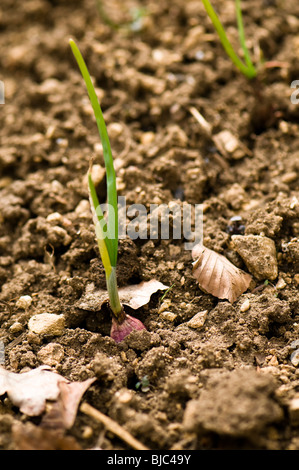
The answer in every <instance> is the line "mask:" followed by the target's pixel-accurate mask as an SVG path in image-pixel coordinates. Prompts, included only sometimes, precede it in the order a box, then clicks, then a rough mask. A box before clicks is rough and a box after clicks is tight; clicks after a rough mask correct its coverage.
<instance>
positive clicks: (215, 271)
mask: <svg viewBox="0 0 299 470" xmlns="http://www.w3.org/2000/svg"><path fill="white" fill-rule="evenodd" d="M192 257H193V259H195V261H194V263H193V270H192V275H193V277H194V278H195V279H196V280H197V282H198V284H199V287H200V288H201V289H203V290H204V291H205V292H208V293H209V294H212V295H214V296H215V297H218V298H219V299H227V300H229V302H231V303H233V302H235V301H236V300H237V298H238V297H239V296H240V295H241V294H243V292H245V291H246V290H247V289H248V287H249V285H250V283H251V280H252V277H251V275H250V274H248V273H245V272H244V271H242V270H241V269H239V268H237V267H236V266H235V265H234V264H232V263H231V262H230V261H229V260H228V259H227V258H225V256H223V255H221V254H220V253H216V252H215V251H213V250H210V249H209V248H206V247H205V246H203V245H200V244H198V245H196V246H195V247H194V248H193V251H192Z"/></svg>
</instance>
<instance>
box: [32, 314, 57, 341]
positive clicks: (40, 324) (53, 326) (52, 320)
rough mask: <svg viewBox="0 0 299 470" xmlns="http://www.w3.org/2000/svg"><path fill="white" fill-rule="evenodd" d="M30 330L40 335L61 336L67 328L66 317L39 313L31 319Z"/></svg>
mask: <svg viewBox="0 0 299 470" xmlns="http://www.w3.org/2000/svg"><path fill="white" fill-rule="evenodd" d="M28 328H29V330H30V331H32V332H33V333H36V334H38V335H50V336H60V335H62V334H63V332H64V328H65V320H64V316H63V315H55V314H54V313H39V314H37V315H33V317H31V318H30V320H29V322H28Z"/></svg>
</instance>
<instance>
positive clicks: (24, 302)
mask: <svg viewBox="0 0 299 470" xmlns="http://www.w3.org/2000/svg"><path fill="white" fill-rule="evenodd" d="M31 304H32V297H31V296H30V295H22V296H21V297H20V298H19V300H18V301H17V303H16V306H17V307H18V308H22V309H23V310H26V309H27V308H29V307H30V305H31Z"/></svg>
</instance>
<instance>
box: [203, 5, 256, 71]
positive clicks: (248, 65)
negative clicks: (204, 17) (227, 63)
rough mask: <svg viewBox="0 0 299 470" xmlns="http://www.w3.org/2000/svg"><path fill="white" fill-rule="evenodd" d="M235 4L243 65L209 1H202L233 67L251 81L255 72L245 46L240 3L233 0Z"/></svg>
mask: <svg viewBox="0 0 299 470" xmlns="http://www.w3.org/2000/svg"><path fill="white" fill-rule="evenodd" d="M235 2H236V16H237V24H238V31H239V39H240V44H241V47H242V50H243V53H244V59H245V63H244V62H243V61H242V60H241V59H240V58H239V56H238V55H237V54H236V52H235V50H234V48H233V46H232V45H231V43H230V41H229V39H228V37H227V35H226V32H225V29H224V28H223V26H222V24H221V21H220V20H219V17H218V16H217V14H216V12H215V10H214V8H213V7H212V5H211V3H210V1H209V0H202V3H203V5H204V7H205V9H206V11H207V14H208V15H209V17H210V19H211V21H212V23H213V25H214V28H215V29H216V31H217V33H218V35H219V38H220V41H221V43H222V46H223V47H224V50H225V51H226V53H227V55H228V56H229V57H230V59H231V61H232V62H233V63H234V64H235V66H236V67H237V68H238V69H239V70H240V72H242V73H243V75H245V77H247V78H249V79H252V78H255V77H256V75H257V70H256V68H255V66H254V65H253V63H252V61H251V58H250V54H249V51H248V49H247V46H246V41H245V33H244V27H243V18H242V11H241V2H240V0H235Z"/></svg>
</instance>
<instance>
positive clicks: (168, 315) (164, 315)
mask: <svg viewBox="0 0 299 470" xmlns="http://www.w3.org/2000/svg"><path fill="white" fill-rule="evenodd" d="M160 318H162V319H163V320H167V321H171V322H173V321H174V320H175V319H176V318H177V315H176V314H175V313H173V312H168V311H164V312H161V313H160Z"/></svg>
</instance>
